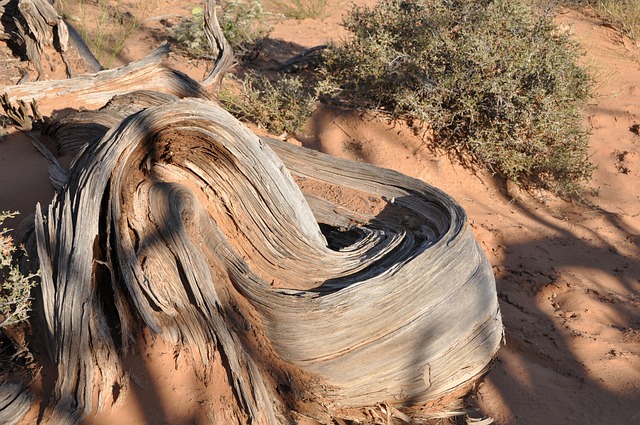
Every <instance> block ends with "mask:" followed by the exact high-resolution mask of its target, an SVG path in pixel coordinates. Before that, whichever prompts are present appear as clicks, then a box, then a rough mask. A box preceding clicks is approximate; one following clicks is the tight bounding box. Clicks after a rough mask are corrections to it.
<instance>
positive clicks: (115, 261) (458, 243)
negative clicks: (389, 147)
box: [36, 93, 502, 423]
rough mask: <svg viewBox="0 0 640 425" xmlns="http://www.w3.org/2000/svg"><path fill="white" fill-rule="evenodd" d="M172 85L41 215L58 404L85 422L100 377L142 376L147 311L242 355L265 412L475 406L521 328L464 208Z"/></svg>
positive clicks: (95, 151)
mask: <svg viewBox="0 0 640 425" xmlns="http://www.w3.org/2000/svg"><path fill="white" fill-rule="evenodd" d="M147 95H149V93H147ZM134 96H137V97H138V98H139V99H142V98H147V97H146V95H144V94H142V95H141V94H134ZM169 97H170V96H168V97H167V96H163V97H162V99H157V101H142V100H141V104H142V105H144V106H142V107H144V108H146V109H142V110H140V111H138V112H135V108H133V109H131V110H130V112H133V113H132V114H131V115H129V116H127V117H125V118H124V119H123V120H122V121H121V122H120V123H118V124H116V125H114V126H112V127H110V128H108V129H105V130H104V131H105V134H104V136H103V137H102V138H100V139H96V138H94V139H93V140H90V141H88V142H86V144H85V145H84V146H82V147H78V146H76V149H77V150H78V151H79V152H80V156H79V157H78V158H77V159H76V161H75V163H74V166H73V168H72V169H71V170H70V173H69V177H68V180H67V182H66V183H65V185H64V188H63V190H62V191H60V192H59V193H58V194H57V196H56V198H55V199H54V201H53V203H52V204H51V205H50V206H49V208H48V211H45V212H43V213H38V214H37V217H36V233H37V237H38V254H39V257H40V259H41V267H42V275H43V277H42V298H43V300H44V306H45V307H44V309H43V311H44V313H45V319H44V320H45V323H46V326H44V328H45V329H48V330H49V335H48V340H49V345H50V346H51V347H52V352H51V354H52V356H53V360H54V362H55V363H56V364H57V365H58V373H59V376H58V381H57V382H56V390H55V392H54V398H53V401H52V404H51V406H50V408H49V410H48V411H47V415H46V416H45V417H46V418H47V419H48V420H49V421H50V422H51V423H63V422H65V421H66V422H69V423H73V422H75V421H77V420H78V419H79V418H81V417H82V416H83V415H84V414H86V413H87V412H88V411H89V410H90V409H91V408H92V402H91V400H92V399H93V397H94V394H93V391H94V390H95V391H98V392H99V393H101V394H102V393H105V392H108V390H109V388H111V386H112V385H113V384H114V382H118V383H120V384H119V385H122V386H123V387H125V386H126V385H125V382H126V378H125V376H124V375H123V373H122V370H121V367H120V363H119V358H120V357H121V356H122V355H123V353H125V352H126V349H127V347H128V346H129V344H130V342H131V341H132V340H133V339H134V338H135V335H136V330H138V329H139V326H140V323H144V325H145V326H147V327H149V328H150V329H151V330H152V331H153V332H155V333H157V334H160V335H163V337H164V338H167V339H168V340H170V341H175V342H176V344H187V345H190V346H191V347H193V350H194V352H195V354H194V355H195V356H196V358H198V359H200V360H201V361H202V362H204V364H206V363H207V362H208V361H209V360H210V359H211V358H212V356H213V355H214V353H215V352H221V353H223V357H224V358H225V359H226V361H227V364H226V366H227V368H228V370H229V372H230V375H231V376H232V377H233V379H232V384H233V386H234V391H235V394H236V396H237V402H238V405H239V406H242V408H243V409H244V410H245V412H246V414H247V416H248V418H249V419H250V421H254V422H256V423H286V422H287V421H289V420H291V412H292V411H298V412H301V413H304V414H305V415H308V416H311V417H315V418H317V419H318V420H320V421H321V422H328V421H329V420H330V418H332V417H336V418H347V419H357V420H365V419H366V418H370V416H368V414H367V413H366V412H368V411H370V409H376V408H379V406H387V407H388V409H387V410H388V411H391V409H393V410H394V411H395V412H397V416H401V415H406V416H408V417H411V418H413V419H414V420H420V419H425V418H429V417H434V416H443V415H447V414H451V413H452V412H455V410H456V409H457V408H459V407H460V406H459V404H456V401H457V400H458V397H459V396H461V395H463V394H464V393H466V391H468V389H469V388H470V387H471V386H472V385H473V384H474V383H475V382H476V381H477V379H479V377H481V376H482V375H483V374H484V373H485V372H486V371H487V368H488V366H489V365H490V363H491V361H492V359H493V358H494V356H495V355H496V352H497V350H498V347H499V344H500V341H501V338H502V323H501V318H500V313H499V309H498V304H497V297H496V291H495V281H494V278H493V274H492V270H491V267H490V265H489V264H488V262H487V260H486V258H485V256H484V254H483V253H482V251H481V250H480V248H479V247H478V244H477V243H476V242H475V240H474V238H473V236H472V234H471V232H470V230H469V228H468V226H467V219H466V215H465V213H464V211H463V210H462V208H461V207H460V206H459V205H458V204H457V203H456V202H455V201H454V200H453V199H452V198H451V197H449V196H448V195H446V194H445V193H443V192H441V191H440V190H438V189H436V188H434V187H432V186H429V185H428V184H426V183H425V182H422V181H420V180H416V179H412V178H410V177H407V176H405V175H402V174H400V173H396V172H393V171H390V170H386V169H381V168H378V167H375V166H372V165H368V164H364V163H356V162H350V161H345V160H340V159H337V158H334V157H330V156H327V155H323V154H321V153H318V152H315V151H310V150H307V149H304V148H300V147H296V146H293V145H289V144H286V143H283V142H279V141H276V140H271V139H265V138H263V139H261V138H259V137H258V136H256V135H255V134H253V133H252V132H250V131H249V130H248V129H247V128H246V127H244V126H243V125H242V124H241V123H239V122H238V121H237V120H236V119H234V118H233V117H232V116H231V115H229V114H228V113H227V112H225V111H224V110H222V109H221V108H220V107H219V106H217V104H215V103H214V102H211V101H209V100H198V99H187V100H178V99H174V100H171V99H169ZM154 102H156V103H158V105H157V106H150V105H152V104H154ZM124 103H127V102H124ZM142 107H141V108H142ZM116 109H117V108H116ZM103 113H105V114H112V115H113V114H114V112H113V111H109V110H108V108H106V109H105V110H103ZM85 118H86V115H85V116H82V115H81V116H79V120H78V122H76V123H74V121H73V118H68V119H67V121H66V122H65V123H59V124H58V127H57V131H58V132H59V133H58V134H63V133H64V131H65V130H64V128H65V127H66V126H70V127H69V128H74V127H73V126H74V125H76V124H78V123H79V122H80V121H82V120H83V119H85ZM96 121H97V122H107V121H108V120H107V119H104V120H102V119H97V120H96ZM78 128H79V127H77V126H76V127H75V131H78ZM84 140H87V139H84ZM65 143H69V144H73V143H75V142H73V141H72V138H70V137H68V138H67V140H66V142H65ZM344 199H350V200H351V201H350V202H348V203H344V202H341V200H344ZM353 199H359V200H360V201H358V202H359V206H357V205H358V202H353ZM105 294H109V295H108V297H107V296H106V295H105ZM114 311H115V312H117V314H116V317H117V319H114ZM115 324H117V328H116V326H115ZM98 371H99V373H98ZM96 384H97V385H96ZM283 387H285V388H286V391H283V390H282V388H283ZM277 388H278V389H279V390H276V389H277ZM60 421H61V422H60Z"/></svg>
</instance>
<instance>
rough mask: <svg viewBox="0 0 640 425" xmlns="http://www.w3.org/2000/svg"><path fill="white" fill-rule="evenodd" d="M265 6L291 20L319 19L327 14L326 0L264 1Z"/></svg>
mask: <svg viewBox="0 0 640 425" xmlns="http://www.w3.org/2000/svg"><path fill="white" fill-rule="evenodd" d="M266 4H267V5H268V6H269V7H270V8H271V9H273V10H274V11H275V12H277V13H280V14H282V15H284V16H286V17H287V18H293V19H307V18H311V19H320V18H324V17H325V16H326V14H327V0H266Z"/></svg>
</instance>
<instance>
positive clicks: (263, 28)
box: [170, 0, 274, 60]
mask: <svg viewBox="0 0 640 425" xmlns="http://www.w3.org/2000/svg"><path fill="white" fill-rule="evenodd" d="M221 12H222V13H221V14H220V15H219V16H218V20H219V22H220V28H222V32H223V33H224V36H225V38H226V39H227V41H228V42H229V44H230V45H231V47H232V48H233V51H234V53H235V55H236V57H237V58H238V59H240V60H245V59H252V58H254V57H255V56H256V55H257V54H258V53H259V51H260V49H261V48H262V43H263V42H264V40H265V38H266V37H267V36H268V35H269V33H270V32H271V30H272V28H273V25H272V24H273V20H274V19H273V18H274V16H273V15H271V14H268V13H267V12H265V11H264V9H263V7H262V3H260V1H259V0H228V1H223V2H222V10H221ZM170 35H171V36H172V37H173V38H174V39H175V40H176V41H177V43H178V46H180V48H181V49H182V50H183V51H185V52H186V53H187V54H189V55H191V56H194V57H203V58H208V57H209V56H210V55H211V52H210V49H209V44H208V41H207V36H206V35H205V33H204V9H203V8H202V7H200V6H197V7H194V8H193V9H192V10H191V17H190V18H189V19H187V20H185V21H184V22H182V23H181V24H179V25H176V26H175V27H173V28H172V29H171V30H170Z"/></svg>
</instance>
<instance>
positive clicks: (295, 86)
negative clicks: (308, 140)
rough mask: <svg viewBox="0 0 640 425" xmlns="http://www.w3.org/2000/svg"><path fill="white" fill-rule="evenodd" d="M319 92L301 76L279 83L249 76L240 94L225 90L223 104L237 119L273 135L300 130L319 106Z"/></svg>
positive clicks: (223, 91)
mask: <svg viewBox="0 0 640 425" xmlns="http://www.w3.org/2000/svg"><path fill="white" fill-rule="evenodd" d="M316 100H317V97H316V95H315V93H309V91H308V86H307V85H306V84H305V82H304V81H303V79H301V78H300V77H288V76H285V77H281V78H279V79H278V80H276V81H275V82H271V81H269V79H268V78H267V77H265V76H259V75H255V74H248V75H247V76H246V77H245V78H244V79H243V80H242V87H241V89H240V91H239V92H238V91H233V90H231V89H229V88H228V87H227V88H224V89H223V90H222V92H221V93H220V101H221V103H222V105H223V106H224V107H225V108H226V109H227V110H228V111H229V112H230V113H231V114H233V115H234V116H235V117H236V118H238V119H240V120H245V121H249V122H252V123H254V124H256V125H258V126H259V127H262V128H265V129H267V130H269V131H270V132H271V133H273V134H282V133H292V132H294V131H296V130H299V129H300V128H301V127H302V126H303V125H304V123H305V122H306V120H307V119H309V117H310V116H311V113H312V112H313V110H314V109H315V107H316Z"/></svg>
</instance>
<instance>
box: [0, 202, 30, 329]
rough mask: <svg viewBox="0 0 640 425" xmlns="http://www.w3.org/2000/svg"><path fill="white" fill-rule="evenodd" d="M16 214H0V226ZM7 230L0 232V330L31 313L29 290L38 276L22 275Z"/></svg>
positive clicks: (15, 250)
mask: <svg viewBox="0 0 640 425" xmlns="http://www.w3.org/2000/svg"><path fill="white" fill-rule="evenodd" d="M17 214H18V213H17V212H7V211H4V212H2V213H0V226H2V224H3V223H4V221H5V220H6V219H8V218H14V217H15V216H16V215H17ZM8 233H9V229H7V228H2V229H1V230H0V282H1V286H0V328H4V327H6V326H10V325H13V324H16V323H20V322H22V321H24V320H26V319H27V317H28V314H29V311H31V298H30V293H31V288H32V287H33V286H35V278H36V276H38V274H27V275H24V274H22V272H20V268H19V267H18V265H17V264H16V257H17V254H18V248H17V247H16V246H15V245H14V243H13V239H12V237H11V236H9V235H8Z"/></svg>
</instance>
